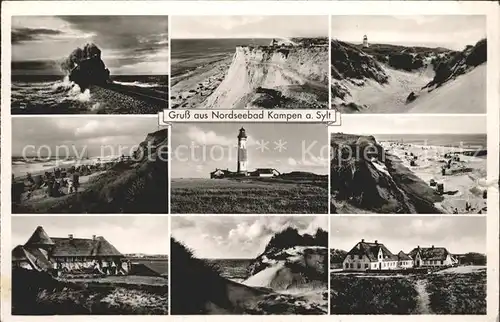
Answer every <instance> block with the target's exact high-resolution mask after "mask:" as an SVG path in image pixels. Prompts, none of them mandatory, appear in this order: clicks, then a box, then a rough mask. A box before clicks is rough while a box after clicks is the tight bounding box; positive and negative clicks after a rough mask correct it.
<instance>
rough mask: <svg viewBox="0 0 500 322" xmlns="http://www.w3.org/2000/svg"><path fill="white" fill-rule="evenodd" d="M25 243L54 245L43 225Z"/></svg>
mask: <svg viewBox="0 0 500 322" xmlns="http://www.w3.org/2000/svg"><path fill="white" fill-rule="evenodd" d="M25 245H54V241H53V240H52V239H50V237H49V235H47V233H46V232H45V230H43V228H42V226H38V227H36V229H35V232H34V233H33V235H31V237H30V239H28V241H27V242H26V244H25Z"/></svg>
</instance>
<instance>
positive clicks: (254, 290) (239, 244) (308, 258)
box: [171, 216, 328, 315]
mask: <svg viewBox="0 0 500 322" xmlns="http://www.w3.org/2000/svg"><path fill="white" fill-rule="evenodd" d="M171 276H172V277H171V312H172V314H173V315H192V314H195V315H210V314H216V315H221V314H238V315H247V314H254V315H269V314H277V315H287V314H295V315H320V314H327V312H328V217H327V216H300V217H291V216H290V217H288V216H259V217H254V216H217V217H214V216H212V217H211V216H204V217H195V216H192V217H185V216H182V217H181V216H175V217H172V240H171Z"/></svg>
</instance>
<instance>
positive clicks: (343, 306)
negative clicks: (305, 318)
mask: <svg viewBox="0 0 500 322" xmlns="http://www.w3.org/2000/svg"><path fill="white" fill-rule="evenodd" d="M389 227H390V229H388V228H389ZM486 247H487V243H486V218H485V217H478V216H473V217H464V216H457V217H443V216H439V217H438V216H425V217H424V216H411V217H407V216H405V217H394V216H391V217H374V216H371V217H366V216H365V217H332V218H331V229H330V282H331V288H330V294H331V298H330V309H331V311H330V314H335V315H343V314H346V315H347V314H397V315H408V314H412V315H413V314H425V315H435V314H454V315H484V314H486V290H487V287H486V286H487V285H486V284H487V283H486V282H487V279H486V278H487V276H486V275H487V272H486V269H487V267H486V263H487V257H486V252H487V249H486Z"/></svg>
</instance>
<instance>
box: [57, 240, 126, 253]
mask: <svg viewBox="0 0 500 322" xmlns="http://www.w3.org/2000/svg"><path fill="white" fill-rule="evenodd" d="M52 240H53V241H54V243H55V247H54V250H53V251H52V253H51V256H52V257H62V256H123V255H122V254H121V253H120V252H119V251H118V250H117V249H116V248H115V247H114V246H113V245H111V244H110V243H109V242H108V241H107V240H106V239H104V238H103V237H100V236H99V237H97V238H96V239H95V240H94V239H84V238H71V239H70V238H52Z"/></svg>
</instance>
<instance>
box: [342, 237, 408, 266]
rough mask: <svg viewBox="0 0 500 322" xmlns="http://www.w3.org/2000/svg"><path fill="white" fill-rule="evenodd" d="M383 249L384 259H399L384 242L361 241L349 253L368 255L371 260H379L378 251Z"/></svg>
mask: <svg viewBox="0 0 500 322" xmlns="http://www.w3.org/2000/svg"><path fill="white" fill-rule="evenodd" d="M380 249H381V250H382V254H383V256H384V261H397V260H398V257H397V256H396V255H394V254H393V253H391V251H390V250H389V249H387V247H385V245H384V244H381V243H368V242H364V241H361V242H359V243H357V244H356V246H354V247H353V248H352V249H351V250H350V251H349V252H348V253H347V256H349V255H366V256H367V257H368V259H369V260H370V261H371V262H377V261H378V252H379V250H380Z"/></svg>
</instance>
